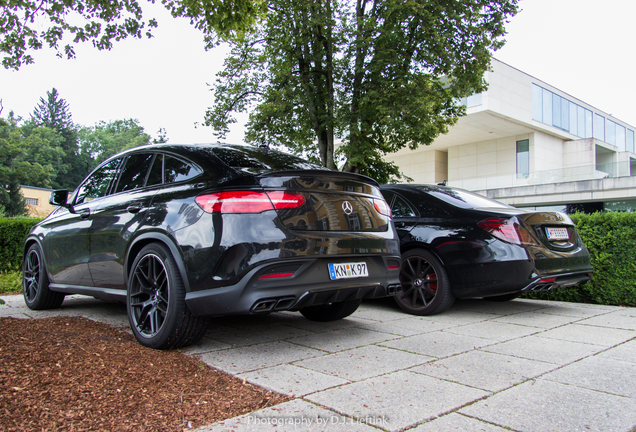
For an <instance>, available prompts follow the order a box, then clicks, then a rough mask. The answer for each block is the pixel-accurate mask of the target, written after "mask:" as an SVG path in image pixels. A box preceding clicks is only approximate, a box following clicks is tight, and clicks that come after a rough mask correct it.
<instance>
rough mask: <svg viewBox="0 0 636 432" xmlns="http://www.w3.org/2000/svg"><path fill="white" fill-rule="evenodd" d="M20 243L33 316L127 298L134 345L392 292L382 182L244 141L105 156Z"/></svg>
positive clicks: (343, 312)
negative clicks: (69, 300)
mask: <svg viewBox="0 0 636 432" xmlns="http://www.w3.org/2000/svg"><path fill="white" fill-rule="evenodd" d="M50 201H51V203H52V204H54V205H57V206H59V207H58V208H57V209H56V210H55V211H53V212H52V213H51V214H50V215H49V216H48V217H47V218H46V219H44V220H42V221H41V222H40V223H39V224H37V225H36V226H35V227H34V228H33V230H32V231H31V233H30V234H29V236H28V237H27V239H26V242H25V246H24V250H25V254H24V256H25V258H24V264H23V290H24V299H25V301H26V304H27V306H28V307H30V308H31V309H47V308H55V307H59V306H60V305H61V304H62V302H63V300H64V296H65V295H66V294H85V295H89V296H94V297H96V298H101V299H105V300H118V301H122V302H125V303H126V306H127V310H128V317H129V321H130V325H131V328H132V331H133V333H134V335H135V336H136V338H137V340H139V342H140V343H141V344H143V345H145V346H148V347H151V348H156V349H168V348H176V347H183V346H186V345H189V344H192V343H194V342H196V341H197V340H199V339H200V338H201V337H202V336H203V334H204V333H205V331H206V328H207V320H206V317H209V316H223V315H235V314H266V313H271V312H276V311H285V310H290V311H300V313H301V314H303V315H304V316H305V317H307V318H309V319H312V320H317V321H329V320H335V319H340V318H344V317H346V316H348V315H350V314H352V313H353V312H354V311H355V310H356V309H357V307H358V306H359V305H360V303H361V302H362V300H363V299H367V298H375V297H384V296H387V295H392V294H394V293H395V291H396V290H399V288H400V285H399V270H400V253H399V244H398V238H397V236H396V232H395V230H394V228H393V226H392V222H391V212H390V210H389V207H388V205H387V203H386V201H385V200H384V198H383V197H382V195H381V193H380V190H379V188H378V184H377V183H376V182H375V181H374V180H372V179H370V178H367V177H364V176H360V175H355V174H350V173H342V172H336V171H330V170H326V169H324V168H321V167H319V166H317V165H314V164H310V163H308V162H306V161H304V160H302V159H300V158H297V157H295V156H292V155H289V154H286V153H282V152H278V151H274V150H269V149H266V148H258V147H253V146H235V145H220V144H219V145H153V146H145V147H139V148H135V149H132V150H129V151H126V152H123V153H120V154H118V155H115V156H113V157H111V158H110V159H108V160H106V161H105V162H104V163H102V164H101V165H100V166H99V167H98V168H96V169H95V170H94V171H93V172H92V173H91V174H90V175H89V176H88V177H87V178H86V179H85V180H84V181H83V182H82V183H81V184H80V186H79V187H78V188H77V189H76V190H75V191H74V192H73V193H72V194H70V196H69V194H68V191H66V190H58V191H54V192H52V193H51V199H50Z"/></svg>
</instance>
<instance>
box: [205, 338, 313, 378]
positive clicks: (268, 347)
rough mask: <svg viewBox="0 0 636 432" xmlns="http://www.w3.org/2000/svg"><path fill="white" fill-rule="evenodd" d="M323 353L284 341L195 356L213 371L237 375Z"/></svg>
mask: <svg viewBox="0 0 636 432" xmlns="http://www.w3.org/2000/svg"><path fill="white" fill-rule="evenodd" d="M322 355H324V353H323V352H321V351H317V350H314V349H311V348H307V347H303V346H300V345H296V344H290V343H288V342H285V341H276V342H268V343H263V344H257V345H250V346H244V347H238V348H233V349H228V350H222V351H213V352H208V353H203V354H198V355H195V357H197V358H199V359H200V360H201V361H203V362H205V363H207V364H208V365H210V366H211V367H213V368H215V369H220V370H222V371H225V372H229V373H232V374H237V373H241V372H249V371H254V370H258V369H263V368H268V367H272V366H277V365H280V364H285V363H290V362H294V361H297V360H302V359H306V358H310V357H318V356H322Z"/></svg>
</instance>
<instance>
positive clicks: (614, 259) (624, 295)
mask: <svg viewBox="0 0 636 432" xmlns="http://www.w3.org/2000/svg"><path fill="white" fill-rule="evenodd" d="M570 217H571V218H572V220H573V221H574V223H575V224H576V227H577V229H578V230H579V234H580V235H581V238H582V239H583V242H584V243H585V245H586V246H587V248H588V249H589V250H590V255H591V257H592V267H593V268H594V275H593V276H592V280H591V281H590V282H588V283H586V284H585V285H581V286H578V287H572V288H560V289H555V290H552V291H546V292H540V293H527V294H524V295H523V296H524V297H525V298H534V299H544V300H559V301H566V302H578V303H597V304H604V305H615V306H636V213H601V212H597V213H592V214H584V213H576V214H573V215H571V216H570Z"/></svg>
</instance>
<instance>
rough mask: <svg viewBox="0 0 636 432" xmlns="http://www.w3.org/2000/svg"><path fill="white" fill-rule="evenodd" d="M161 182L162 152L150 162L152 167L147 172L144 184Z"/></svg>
mask: <svg viewBox="0 0 636 432" xmlns="http://www.w3.org/2000/svg"><path fill="white" fill-rule="evenodd" d="M161 183H163V154H158V155H157V156H156V157H155V161H154V162H153V163H152V168H151V169H150V173H149V174H148V181H146V186H152V185H158V184H161Z"/></svg>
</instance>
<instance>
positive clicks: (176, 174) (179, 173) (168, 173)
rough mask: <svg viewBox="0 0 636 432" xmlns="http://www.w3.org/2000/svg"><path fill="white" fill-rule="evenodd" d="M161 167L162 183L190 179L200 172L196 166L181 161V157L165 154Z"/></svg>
mask: <svg viewBox="0 0 636 432" xmlns="http://www.w3.org/2000/svg"><path fill="white" fill-rule="evenodd" d="M164 157H165V160H164V167H163V176H164V177H163V181H164V183H177V182H180V181H185V180H190V179H191V178H194V177H196V176H197V175H199V174H200V172H201V171H199V169H198V168H196V167H194V166H193V165H191V164H189V163H187V162H184V161H182V160H181V159H177V158H174V157H172V156H168V155H165V156H164Z"/></svg>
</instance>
